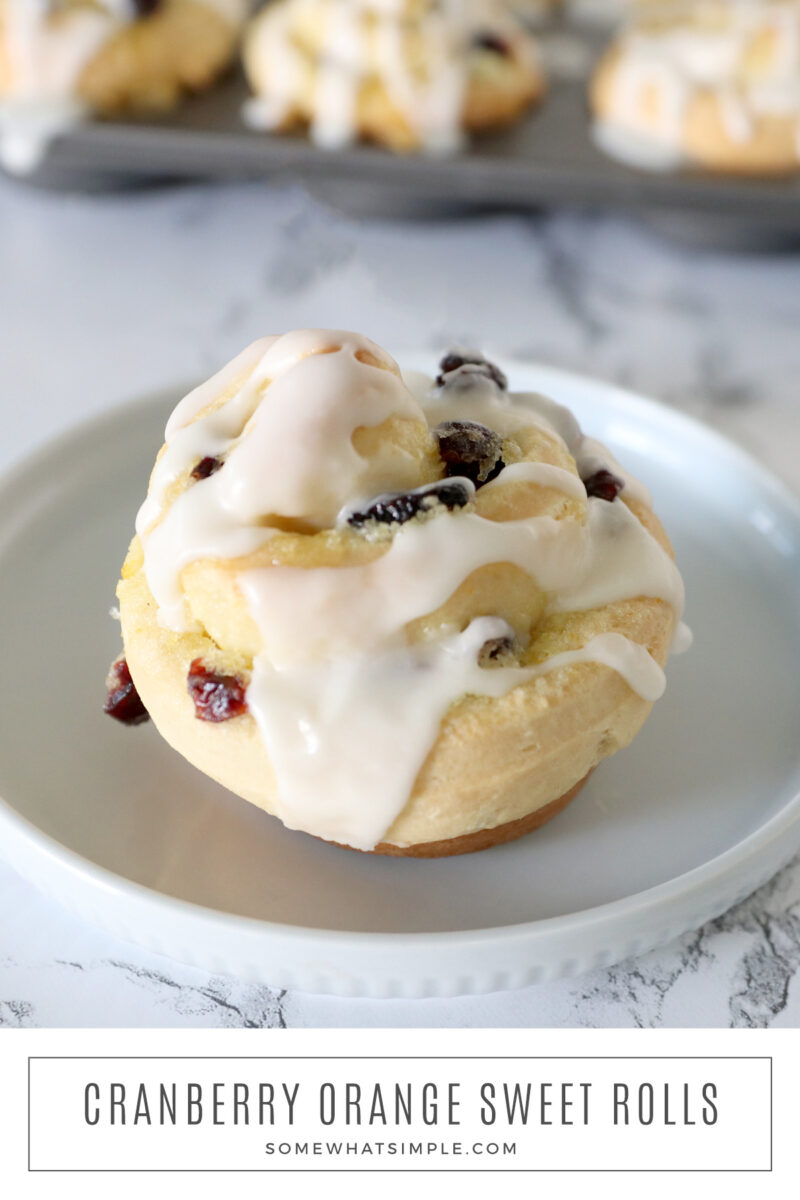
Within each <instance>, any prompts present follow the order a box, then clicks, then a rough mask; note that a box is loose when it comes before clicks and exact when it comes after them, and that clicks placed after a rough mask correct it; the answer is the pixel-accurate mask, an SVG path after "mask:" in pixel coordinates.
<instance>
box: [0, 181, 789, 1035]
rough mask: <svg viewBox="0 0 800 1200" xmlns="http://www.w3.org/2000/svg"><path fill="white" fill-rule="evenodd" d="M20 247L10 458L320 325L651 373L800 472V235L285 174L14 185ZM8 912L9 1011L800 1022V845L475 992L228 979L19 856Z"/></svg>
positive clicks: (10, 200) (184, 1018)
mask: <svg viewBox="0 0 800 1200" xmlns="http://www.w3.org/2000/svg"><path fill="white" fill-rule="evenodd" d="M0 258H1V259H2V270H0V311H1V312H2V314H3V319H2V332H0V348H2V362H3V381H4V389H3V392H2V394H0V412H2V418H3V428H4V437H3V439H2V441H1V442H0V469H2V468H5V466H7V465H8V464H9V463H11V462H12V461H14V460H16V459H18V458H21V457H22V456H24V455H25V454H26V452H28V451H29V450H30V449H31V448H33V447H34V446H35V445H37V444H38V443H40V442H41V441H43V440H44V439H46V438H48V437H49V436H51V435H52V434H53V433H55V432H57V431H59V430H61V429H64V428H66V427H68V426H69V425H71V424H73V423H74V422H75V421H76V420H78V419H80V418H82V417H85V416H88V415H90V414H92V413H96V412H99V411H101V410H103V409H105V408H107V407H109V406H111V405H114V404H117V403H119V402H122V401H123V400H126V399H128V398H130V397H132V396H136V395H137V394H141V393H145V392H148V391H152V390H155V389H158V388H161V387H163V386H165V385H169V384H171V383H174V382H176V381H178V382H180V381H184V380H187V379H192V378H195V377H198V376H202V375H204V374H208V373H209V372H210V371H211V369H212V368H214V367H216V366H217V365H219V363H221V362H223V361H225V360H226V359H228V358H229V357H231V356H232V355H233V354H234V353H235V352H236V351H237V350H239V349H240V348H241V346H242V345H244V344H245V343H246V342H248V341H250V340H252V339H253V338H254V337H256V336H259V335H261V334H262V333H264V332H265V331H268V330H275V329H288V328H292V327H296V326H309V325H322V326H339V327H345V328H347V327H349V328H355V329H364V330H365V331H366V332H369V334H370V335H371V336H372V337H374V338H375V339H376V340H377V341H379V342H381V343H383V344H384V345H386V346H388V347H391V348H392V349H393V350H394V351H402V349H403V348H404V347H408V348H412V347H413V348H415V349H419V348H426V347H430V348H431V349H432V350H439V349H440V348H441V347H442V346H444V345H447V344H448V343H452V342H456V341H462V342H467V343H469V342H474V343H482V344H484V345H488V346H491V347H492V348H494V349H499V350H502V351H504V352H506V353H510V354H516V355H519V356H521V357H528V358H534V359H538V360H542V361H547V362H551V363H554V364H558V365H562V366H567V367H574V368H577V369H580V370H582V371H584V372H587V373H591V374H594V375H597V376H600V377H602V378H605V379H609V380H614V381H617V382H620V383H623V384H626V385H629V386H631V387H634V388H636V389H638V390H641V391H643V392H645V393H649V394H651V395H654V396H656V397H658V398H660V399H662V400H664V401H666V402H668V403H670V404H673V405H675V406H677V407H679V408H681V409H683V410H685V411H687V412H691V413H693V414H694V415H696V416H699V417H701V418H702V419H704V420H706V421H708V422H710V423H711V424H712V425H714V426H716V427H717V428H719V429H720V430H722V431H723V432H725V433H726V434H728V435H729V436H731V437H732V438H734V439H737V440H739V441H741V442H742V443H743V444H745V445H746V446H747V447H748V448H749V449H750V450H751V452H752V453H754V454H755V455H756V456H758V457H759V458H761V459H762V460H763V461H764V462H766V463H767V464H769V465H770V466H771V467H772V468H773V469H774V470H775V471H776V472H777V473H778V474H780V475H782V476H783V478H784V479H785V480H786V481H787V482H788V483H789V484H790V485H791V486H793V487H795V488H796V489H800V472H799V471H798V468H797V463H798V461H800V396H798V378H799V377H800V342H798V333H797V331H798V328H800V257H796V256H793V255H791V254H783V255H773V256H757V255H736V254H730V253H727V254H726V253H718V252H709V251H705V250H701V249H697V248H696V247H695V248H689V247H685V246H681V245H679V244H676V243H675V242H671V241H667V240H664V239H663V237H661V236H659V235H658V234H657V233H655V232H653V231H651V230H648V229H647V228H645V227H644V226H642V225H640V224H634V223H633V222H629V221H627V220H625V219H623V218H615V217H609V216H591V215H586V216H582V215H552V216H536V217H531V216H526V217H521V216H519V217H517V216H496V217H480V218H479V217H470V218H464V219H451V220H448V221H436V222H434V221H430V222H425V221H420V222H414V223H407V224H398V223H393V222H382V221H369V222H356V221H354V220H351V219H348V218H346V217H343V216H340V215H338V214H336V213H334V212H330V211H327V210H326V209H325V208H324V207H321V206H320V205H318V204H316V203H314V202H312V201H311V200H309V199H308V198H307V197H306V196H305V195H304V194H303V193H302V192H301V191H299V190H296V189H293V188H280V189H277V188H276V189H271V188H268V187H267V186H266V185H263V184H237V185H231V186H215V187H206V186H193V187H183V188H175V189H160V190H155V191H141V192H128V193H122V194H110V195H100V196H94V197H90V196H77V195H76V196H63V195H60V194H55V193H52V194H51V193H45V192H38V191H34V190H29V189H26V188H25V187H23V186H20V185H16V184H12V183H2V185H0ZM0 852H1V851H0ZM0 914H1V917H2V919H0V1025H8V1026H39V1027H41V1026H70V1025H80V1026H245V1027H261V1026H279V1027H283V1026H290V1027H291V1026H333V1027H336V1026H370V1025H373V1026H406V1025H408V1026H726V1025H735V1026H758V1027H762V1026H766V1025H771V1026H780V1025H786V1026H798V1025H800V861H796V862H795V863H793V864H791V865H790V866H788V867H787V868H786V869H785V870H784V871H782V872H781V873H780V874H779V875H777V876H776V877H775V878H774V879H773V880H772V881H771V882H770V883H768V884H767V885H766V886H765V887H763V888H761V889H760V891H758V892H757V893H755V895H753V896H752V897H750V898H749V899H748V900H746V901H745V902H744V903H742V904H740V905H738V906H737V907H736V908H734V909H732V910H731V911H730V912H728V913H726V914H725V915H724V916H722V917H720V918H719V919H718V920H716V921H713V922H711V923H710V924H708V925H706V926H705V927H704V928H703V929H701V930H700V931H699V932H696V933H693V934H690V935H687V936H685V937H683V938H681V939H679V940H678V941H676V942H674V943H672V944H671V945H669V946H666V947H664V948H662V949H661V950H659V951H656V952H654V953H652V954H649V955H646V956H645V957H643V958H640V959H638V960H636V961H635V962H627V963H624V964H622V965H620V966H617V967H614V968H611V969H609V970H603V971H597V972H595V973H593V974H591V975H587V976H584V977H582V978H580V979H577V980H569V981H564V982H561V983H557V984H551V985H546V986H540V987H537V988H531V989H528V990H526V991H521V992H515V993H510V994H507V995H493V996H485V997H470V998H464V999H459V1000H427V1001H415V1002H411V1001H408V1002H406V1001H380V1002H378V1001H354V1000H335V999H330V998H324V997H314V996H308V995H301V994H291V993H279V992H274V991H271V990H270V989H268V988H266V987H254V986H252V985H246V984H242V983H240V982H238V981H236V980H234V979H229V978H222V977H209V976H208V975H206V974H204V973H203V972H201V971H198V970H195V969H191V968H188V967H183V966H181V965H179V964H176V963H172V962H170V961H168V960H166V959H162V958H157V957H155V956H153V955H149V954H147V953H145V952H143V951H139V950H137V949H136V948H133V947H131V946H130V945H128V944H125V943H121V942H116V941H115V940H113V939H112V938H110V937H108V936H106V935H104V934H101V933H98V932H97V931H95V930H94V929H92V928H91V927H89V926H86V925H83V924H82V923H80V922H79V921H78V920H76V919H74V918H72V917H70V916H68V915H67V914H66V913H64V912H63V911H61V910H60V909H59V908H58V907H57V906H56V904H55V903H53V902H52V901H50V900H47V899H45V898H44V897H42V896H41V895H39V894H38V893H37V892H36V891H35V890H34V889H33V888H32V887H31V886H30V885H29V884H28V883H27V882H25V881H24V880H23V879H21V878H20V877H19V876H18V875H17V874H16V873H15V871H14V869H13V866H12V865H10V864H6V863H4V862H2V861H1V860H0Z"/></svg>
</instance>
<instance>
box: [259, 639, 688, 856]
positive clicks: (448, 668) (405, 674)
mask: <svg viewBox="0 0 800 1200" xmlns="http://www.w3.org/2000/svg"><path fill="white" fill-rule="evenodd" d="M507 632H508V626H507V625H506V623H505V622H504V621H501V620H498V618H496V617H479V618H477V619H476V620H474V621H472V622H471V623H470V625H469V626H468V627H467V628H466V629H465V630H464V632H463V633H457V634H454V635H452V636H450V637H446V638H444V639H442V640H441V641H439V642H436V643H422V644H418V645H416V646H413V647H411V648H408V647H398V648H391V649H386V650H382V651H377V652H375V653H373V654H372V655H370V656H368V657H345V658H340V659H336V660H334V661H333V662H332V663H308V664H303V665H302V666H300V667H296V668H294V669H293V670H291V671H281V670H278V669H276V668H275V667H273V666H272V665H271V664H270V663H269V662H268V660H267V659H266V658H265V657H261V658H259V659H258V660H257V661H256V666H255V670H254V672H253V679H252V682H251V684H250V688H249V690H248V693H247V695H248V703H249V704H250V707H251V709H252V711H253V713H254V715H255V718H256V721H257V722H258V727H259V730H260V732H261V736H262V737H263V739H264V745H265V747H266V750H267V753H268V755H269V758H270V762H271V763H272V765H273V768H274V770H275V774H276V777H277V779H278V780H279V781H280V800H279V807H278V815H279V816H280V818H281V820H282V821H283V822H284V823H285V824H286V825H288V826H289V828H290V829H301V830H304V831H312V832H313V833H314V834H315V835H316V836H317V837H323V838H326V839H327V840H329V841H334V842H342V843H344V844H346V845H349V846H355V847H356V849H359V850H371V849H373V848H374V846H376V845H377V843H378V842H380V841H381V840H382V839H383V837H384V836H385V834H386V831H387V830H388V829H389V828H390V826H391V825H392V823H393V821H394V820H395V818H396V817H397V815H398V814H399V813H400V812H401V811H402V809H403V807H404V805H405V803H406V800H407V799H408V796H409V794H410V793H411V789H412V788H413V786H414V781H415V779H416V776H417V773H418V771H419V767H420V766H421V764H422V763H423V762H424V761H425V759H426V757H427V755H428V753H429V751H430V749H431V747H432V746H433V744H434V742H435V740H436V737H437V735H438V732H439V726H440V724H441V721H442V718H443V717H444V716H445V714H446V713H447V711H448V709H449V708H450V706H451V705H452V704H453V703H454V702H456V701H458V700H459V699H461V697H463V696H465V695H470V694H471V695H484V696H502V695H505V694H506V693H507V692H509V691H511V689H512V688H515V687H519V686H520V685H521V684H527V683H530V682H532V681H533V680H535V679H537V678H539V677H540V676H543V675H546V674H549V673H550V672H551V671H554V670H557V669H559V668H563V667H569V666H573V665H576V664H578V663H591V662H593V663H604V664H605V665H607V666H609V667H611V668H612V669H613V670H615V671H617V672H618V673H619V674H620V675H621V676H622V677H623V679H625V681H626V682H627V683H628V685H629V686H630V687H631V688H633V689H634V691H637V692H639V694H640V695H641V696H643V698H644V699H646V700H648V701H653V700H657V699H658V698H659V697H660V696H661V695H662V693H663V691H664V687H665V680H664V673H663V671H662V670H661V668H660V667H659V665H658V663H656V662H655V661H654V660H653V659H652V658H651V656H650V655H649V654H648V653H647V651H646V650H645V649H644V647H643V646H639V645H636V643H634V642H630V641H628V640H627V638H624V637H622V636H621V635H619V634H614V633H609V634H603V635H601V636H600V637H597V638H594V639H593V640H592V641H591V642H589V643H588V644H587V645H586V646H584V647H583V648H582V649H580V650H574V651H567V652H566V653H564V654H557V655H554V656H553V657H552V658H550V659H548V661H547V662H545V663H542V664H541V665H539V666H535V667H526V668H513V667H510V668H504V669H493V670H483V669H482V668H480V667H479V666H478V654H479V652H480V649H481V646H483V644H484V643H485V642H486V641H487V640H489V639H490V638H495V637H502V636H504V634H506V633H507ZM321 796H324V802H322V803H321V802H320V800H321Z"/></svg>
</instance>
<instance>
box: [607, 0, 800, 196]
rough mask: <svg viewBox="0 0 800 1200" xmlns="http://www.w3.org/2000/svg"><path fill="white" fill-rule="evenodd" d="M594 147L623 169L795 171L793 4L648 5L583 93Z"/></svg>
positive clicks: (799, 146)
mask: <svg viewBox="0 0 800 1200" xmlns="http://www.w3.org/2000/svg"><path fill="white" fill-rule="evenodd" d="M591 104H592V110H593V113H594V119H595V132H596V137H597V140H598V142H599V144H600V146H601V147H602V148H603V149H604V150H606V151H607V152H608V153H609V154H611V155H613V156H614V157H616V158H619V159H622V160H623V161H625V162H628V163H630V164H631V165H633V166H638V167H643V168H652V169H674V168H676V167H680V166H684V165H695V166H701V167H704V168H706V169H709V170H713V171H721V172H730V173H736V174H753V175H773V174H785V173H787V172H793V171H796V170H797V169H798V166H799V165H800V3H798V0H761V2H759V0H698V2H697V3H681V2H679V3H665V4H660V5H655V4H653V5H649V6H648V7H647V10H646V11H642V12H641V13H640V14H639V15H638V16H637V17H636V18H635V19H634V20H633V21H632V22H631V23H629V24H628V25H626V26H625V27H624V28H623V30H622V31H621V33H620V34H619V36H618V37H617V38H616V39H615V40H614V42H613V44H612V45H611V47H610V49H609V50H608V52H607V53H606V54H605V55H604V57H603V58H602V60H601V62H600V63H599V65H598V68H597V71H596V74H595V76H594V80H593V82H592V87H591Z"/></svg>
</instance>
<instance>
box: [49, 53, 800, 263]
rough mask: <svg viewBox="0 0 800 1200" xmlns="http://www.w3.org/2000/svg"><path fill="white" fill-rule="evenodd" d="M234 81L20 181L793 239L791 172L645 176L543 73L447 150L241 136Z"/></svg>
mask: <svg viewBox="0 0 800 1200" xmlns="http://www.w3.org/2000/svg"><path fill="white" fill-rule="evenodd" d="M246 95H247V85H246V83H245V81H244V79H243V77H242V76H241V74H239V73H234V74H233V75H231V76H230V77H228V78H227V79H225V80H224V81H222V82H221V83H220V84H219V85H217V86H216V87H215V88H214V89H213V90H211V91H209V92H207V93H205V94H203V95H200V96H196V97H193V98H190V99H188V100H187V101H186V102H185V103H184V104H182V105H181V106H180V107H179V108H177V109H175V110H174V111H173V112H170V113H169V114H168V115H165V116H163V117H157V118H143V117H140V116H136V117H128V118H125V119H122V120H115V121H100V120H93V121H87V122H86V123H85V124H83V125H81V126H79V127H77V128H76V129H75V130H73V131H72V132H71V133H69V134H68V135H66V136H64V137H62V138H60V139H59V140H58V141H57V142H55V143H54V144H53V146H52V147H51V148H50V151H49V153H48V156H47V159H46V161H45V163H44V164H43V166H42V167H41V168H40V170H39V171H38V172H37V173H36V174H35V175H34V176H32V177H31V178H32V181H33V182H38V183H41V184H43V185H46V186H55V187H69V188H90V187H97V186H109V185H111V186H113V185H115V184H120V183H125V182H132V181H142V180H148V179H157V178H162V179H163V178H171V179H175V178H193V179H199V178H203V179H209V178H215V179H232V178H237V179H241V178H254V177H255V178H267V177H269V178H294V179H300V180H302V181H303V182H305V183H306V184H307V185H308V186H309V187H310V188H311V189H312V190H314V191H317V192H320V193H325V194H327V195H328V196H329V197H330V198H331V199H332V200H334V201H335V202H336V203H338V204H339V205H340V206H345V207H348V208H351V209H353V210H356V211H358V212H359V213H361V214H362V215H366V214H370V215H403V214H405V215H414V214H419V213H422V212H426V211H435V210H442V209H447V210H449V211H452V210H454V209H458V208H462V209H463V208H472V209H474V208H492V209H498V208H502V209H531V208H539V207H542V206H554V205H558V206H573V207H576V206H578V207H604V208H624V209H628V210H631V209H636V210H640V211H642V210H644V211H646V212H647V214H648V215H649V216H651V217H653V216H656V217H658V218H660V219H663V220H664V221H665V222H666V223H667V224H669V225H671V226H672V227H673V228H683V229H684V230H692V229H696V230H697V231H699V234H700V236H701V238H702V237H703V233H704V231H706V232H708V233H709V234H713V235H714V237H715V238H717V239H719V238H720V237H724V235H725V230H726V229H730V230H731V231H733V232H734V233H736V232H737V231H742V232H749V233H751V234H754V235H756V236H758V235H763V236H770V235H775V236H778V237H783V238H785V237H787V236H789V237H800V174H798V176H796V177H792V178H788V179H746V178H730V177H719V176H714V175H711V174H708V173H703V172H700V171H696V170H691V171H690V170H686V171H682V172H675V173H668V174H650V173H646V172H642V171H637V170H634V169H632V168H628V167H626V166H623V165H621V164H618V163H615V162H614V161H612V160H610V159H608V158H607V157H606V156H605V155H603V154H602V153H601V152H600V151H599V150H598V149H597V148H596V147H595V145H594V143H593V142H592V139H591V134H590V128H589V119H588V111H587V105H586V85H585V80H584V79H582V78H572V79H568V78H555V79H551V84H550V89H549V92H548V95H547V96H546V98H545V100H544V102H543V103H542V105H541V106H540V107H539V108H538V109H537V110H534V111H533V112H531V113H530V114H529V115H528V116H526V117H525V118H523V119H522V120H521V121H519V122H518V123H516V124H515V125H513V126H512V127H510V128H508V129H506V130H503V131H501V132H497V133H492V134H488V135H482V136H480V137H478V138H476V139H474V140H473V142H472V144H471V145H470V147H469V148H468V149H467V150H466V151H464V152H463V153H461V154H458V155H456V156H454V157H450V158H431V157H426V156H421V155H396V154H393V153H391V152H389V151H387V150H384V149H382V148H379V147H372V146H360V145H359V146H354V147H352V148H350V149H346V150H342V151H335V152H331V151H325V150H321V149H318V148H317V147H315V146H314V145H313V144H312V143H311V142H310V141H309V140H308V139H307V138H306V137H305V136H304V135H303V134H292V135H285V134H272V135H267V134H263V133H257V132H251V131H250V130H248V129H247V128H246V127H245V126H244V125H243V124H242V120H241V116H240V110H241V105H242V101H243V100H244V99H245V97H246Z"/></svg>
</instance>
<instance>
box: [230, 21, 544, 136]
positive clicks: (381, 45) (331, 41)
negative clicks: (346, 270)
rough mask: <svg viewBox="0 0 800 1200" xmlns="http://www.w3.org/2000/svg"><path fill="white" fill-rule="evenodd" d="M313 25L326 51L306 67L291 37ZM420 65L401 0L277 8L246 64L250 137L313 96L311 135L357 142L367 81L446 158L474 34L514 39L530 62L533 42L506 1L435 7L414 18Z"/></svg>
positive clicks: (456, 131) (258, 25)
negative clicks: (409, 44) (249, 86)
mask: <svg viewBox="0 0 800 1200" xmlns="http://www.w3.org/2000/svg"><path fill="white" fill-rule="evenodd" d="M309 26H316V27H318V28H319V30H320V31H321V32H320V36H321V38H322V49H321V51H320V53H319V55H318V56H317V58H316V59H315V61H314V63H313V64H311V63H310V62H309V61H308V59H307V58H306V56H305V54H304V52H303V51H302V50H301V49H300V47H299V45H298V42H297V40H296V37H295V34H296V31H297V29H299V28H304V27H309ZM414 29H415V35H416V36H417V37H418V39H419V44H420V45H421V47H422V54H423V58H424V66H423V71H422V72H420V71H419V70H418V69H416V67H415V66H414V64H412V63H411V62H410V60H409V55H408V48H407V45H406V41H407V37H408V33H409V17H408V12H407V2H406V0H348V2H347V3H339V2H338V0H278V2H277V3H275V4H272V5H271V6H270V7H269V8H268V9H266V10H265V11H264V12H263V13H261V14H260V16H259V18H258V20H256V22H255V23H254V25H253V26H252V29H251V32H250V35H249V41H248V47H247V53H246V60H247V62H248V63H249V64H251V67H252V69H250V70H249V71H248V74H249V76H250V81H251V84H252V85H253V87H254V89H255V91H256V95H255V97H253V98H251V99H250V100H248V101H246V102H245V105H244V107H243V110H242V115H243V119H244V121H245V123H246V124H248V125H250V126H251V127H252V128H255V129H276V128H280V127H281V126H282V125H284V124H285V123H286V121H287V120H288V119H289V118H290V117H291V116H292V115H293V113H295V111H296V110H297V111H302V109H303V105H302V104H301V103H300V101H301V99H302V98H303V97H304V93H305V92H307V91H311V90H312V89H313V114H314V115H313V119H312V121H311V126H310V134H311V137H312V138H313V139H314V141H316V142H317V144H318V145H320V146H323V147H324V148H326V149H338V148H341V147H342V146H345V145H347V144H349V143H350V142H352V141H353V140H355V138H356V137H357V135H358V125H357V104H358V98H359V94H360V91H361V88H362V85H363V83H364V81H365V79H366V78H367V77H368V75H369V76H372V77H374V78H375V79H377V80H378V81H379V82H380V84H382V86H383V87H384V88H385V90H386V93H387V95H388V96H389V99H390V101H391V102H392V104H393V106H394V107H395V109H396V110H397V112H398V113H399V114H401V116H402V118H403V119H404V120H405V122H406V123H407V124H408V126H409V128H410V130H411V131H412V132H413V133H414V134H415V135H416V137H417V138H418V139H419V141H420V143H421V145H422V147H423V149H424V150H426V151H428V152H430V153H449V152H452V151H453V150H456V149H458V147H459V146H460V145H461V142H462V140H463V134H462V128H461V114H462V110H463V104H464V93H465V88H466V84H467V77H468V71H469V67H470V54H471V51H472V47H473V38H474V36H475V34H476V33H478V32H479V31H480V32H485V31H486V30H487V29H488V30H491V31H492V32H493V33H496V34H498V35H499V36H500V37H508V38H513V39H514V44H515V45H516V46H519V47H520V51H519V52H522V50H523V48H524V50H525V52H526V53H527V54H529V55H531V56H533V53H534V50H533V43H532V42H530V41H529V39H527V37H525V38H522V37H521V33H522V30H521V26H520V25H519V23H518V22H517V21H516V19H515V18H514V16H513V14H512V12H511V10H510V9H509V8H508V6H507V5H506V4H505V3H504V0H439V3H438V4H432V5H431V6H430V9H429V11H426V12H424V13H422V14H421V15H420V16H419V17H417V18H415V25H414Z"/></svg>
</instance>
